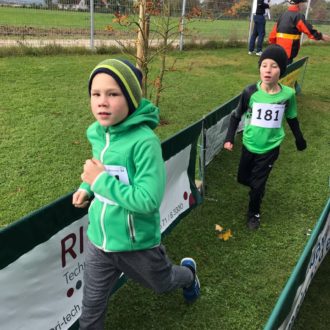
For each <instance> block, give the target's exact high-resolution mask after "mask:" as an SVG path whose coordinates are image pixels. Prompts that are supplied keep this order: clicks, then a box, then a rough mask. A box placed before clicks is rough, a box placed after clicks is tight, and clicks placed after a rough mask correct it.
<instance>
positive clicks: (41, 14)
mask: <svg viewBox="0 0 330 330" xmlns="http://www.w3.org/2000/svg"><path fill="white" fill-rule="evenodd" d="M0 17H1V23H0V24H1V25H3V26H10V27H15V26H16V27H35V28H45V29H52V28H56V29H71V30H73V31H75V30H76V31H77V32H76V33H77V34H76V36H75V35H74V34H72V35H71V36H70V37H71V38H75V37H77V36H79V34H80V32H79V31H78V30H79V29H87V30H89V29H90V14H89V13H88V12H74V11H60V10H45V9H35V8H13V7H0ZM113 18H114V16H113V15H112V14H106V13H95V17H94V23H95V29H96V30H105V28H106V27H107V26H108V25H111V26H113V28H114V29H115V31H117V32H118V31H127V29H125V28H124V27H121V26H119V24H116V23H113ZM156 20H158V19H156V18H155V17H152V20H151V22H155V21H156ZM185 22H186V29H187V30H186V32H185V34H186V39H191V38H192V39H202V40H205V39H209V40H215V41H219V40H247V39H248V35H249V25H250V20H249V19H240V20H238V19H234V20H211V19H193V20H191V21H188V20H186V21H185ZM177 23H178V18H173V19H172V23H171V26H175V25H176V24H177ZM273 25H274V22H272V21H270V22H267V24H266V35H268V33H269V32H270V30H271V28H272V27H273ZM315 28H317V29H318V28H319V29H320V31H322V32H324V33H327V34H330V25H321V26H317V25H315ZM132 29H135V27H132ZM51 33H52V34H54V33H55V32H54V31H52V32H51ZM27 36H28V35H27ZM48 37H49V36H48ZM66 37H69V36H68V35H66ZM115 37H116V35H115V32H114V33H113V34H109V38H115ZM121 37H123V36H121ZM0 38H1V34H0ZM40 38H47V36H43V35H41V36H40Z"/></svg>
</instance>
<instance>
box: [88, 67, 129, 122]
mask: <svg viewBox="0 0 330 330" xmlns="http://www.w3.org/2000/svg"><path fill="white" fill-rule="evenodd" d="M91 109H92V113H93V115H94V117H95V119H96V120H97V121H98V122H99V123H100V125H102V126H105V127H108V126H113V125H116V124H118V123H120V122H121V121H123V120H124V119H125V118H126V117H127V115H128V104H127V101H126V98H125V96H124V94H123V92H122V91H121V89H120V87H119V85H118V84H117V82H116V80H115V79H114V78H112V77H111V76H110V75H108V74H106V73H98V74H97V75H96V76H95V77H94V79H93V81H92V86H91Z"/></svg>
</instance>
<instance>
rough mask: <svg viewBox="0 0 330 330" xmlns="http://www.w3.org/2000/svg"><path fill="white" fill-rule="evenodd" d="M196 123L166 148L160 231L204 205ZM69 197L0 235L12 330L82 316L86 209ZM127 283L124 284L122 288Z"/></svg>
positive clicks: (5, 314) (57, 326) (0, 318)
mask: <svg viewBox="0 0 330 330" xmlns="http://www.w3.org/2000/svg"><path fill="white" fill-rule="evenodd" d="M201 131H202V123H201V122H199V123H196V124H195V125H192V126H191V127H188V128H187V129H185V130H184V131H182V132H180V133H179V134H177V135H175V136H173V137H172V138H170V139H168V140H167V141H165V142H164V143H163V144H162V148H163V155H164V159H165V166H166V172H167V183H166V192H165V197H164V199H163V202H162V205H161V207H160V213H161V223H160V225H161V231H162V233H165V232H166V231H167V230H169V229H170V228H172V227H174V226H175V224H177V223H178V222H179V220H180V219H182V218H183V217H184V215H186V214H187V213H188V212H189V211H190V210H191V209H192V208H194V207H195V206H197V205H198V204H199V203H200V202H201V196H200V194H199V192H198V190H197V188H196V186H195V165H196V155H197V141H198V139H199V137H200V134H201ZM71 198H72V197H71V194H69V195H67V196H65V197H64V198H62V199H60V200H58V201H56V202H54V203H53V204H51V205H49V206H46V207H45V208H43V209H41V210H38V211H37V212H35V213H33V214H31V215H30V216H27V217H26V218H24V219H22V220H20V221H17V222H16V223H14V224H13V225H11V226H8V227H7V228H5V229H3V230H1V231H0V251H1V252H0V292H1V295H0V305H1V313H0V324H1V328H2V329H11V330H14V329H15V330H16V329H17V330H18V329H22V330H35V329H40V330H42V329H45V330H63V329H69V328H70V327H71V326H72V325H76V323H77V320H78V318H79V316H80V314H81V301H82V285H83V272H84V267H85V262H84V247H85V244H86V230H87V226H88V216H87V214H86V212H87V210H86V209H76V208H74V207H73V206H72V205H71ZM122 283H124V281H121V284H122Z"/></svg>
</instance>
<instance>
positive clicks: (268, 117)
mask: <svg viewBox="0 0 330 330" xmlns="http://www.w3.org/2000/svg"><path fill="white" fill-rule="evenodd" d="M284 110H285V104H269V103H254V104H253V107H252V117H251V125H254V126H259V127H265V128H280V127H281V124H282V118H283V114H284Z"/></svg>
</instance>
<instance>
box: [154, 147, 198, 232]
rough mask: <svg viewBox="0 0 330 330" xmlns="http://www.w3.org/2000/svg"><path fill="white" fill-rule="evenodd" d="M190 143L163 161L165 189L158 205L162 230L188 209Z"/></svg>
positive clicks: (189, 193) (189, 194)
mask: <svg viewBox="0 0 330 330" xmlns="http://www.w3.org/2000/svg"><path fill="white" fill-rule="evenodd" d="M190 151H191V145H189V146H188V147H186V148H185V149H183V150H181V151H180V152H179V153H177V154H176V155H174V156H173V157H171V158H170V159H168V160H167V161H166V162H165V166H166V178H167V180H166V190H165V196H164V199H163V202H162V205H161V206H160V217H161V218H160V219H161V220H160V227H161V231H162V232H164V231H165V230H166V228H168V227H169V226H170V225H171V224H172V223H173V222H174V221H175V220H176V219H177V218H178V217H179V215H180V214H181V213H183V212H184V211H186V210H188V209H189V207H190V203H189V202H190V200H191V198H192V194H191V189H190V184H189V177H188V166H189V160H190Z"/></svg>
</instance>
